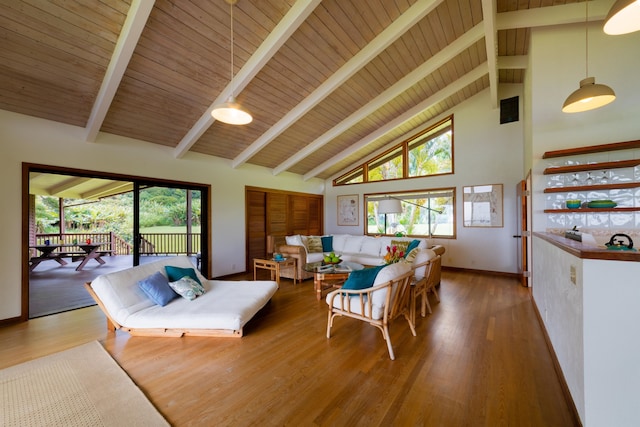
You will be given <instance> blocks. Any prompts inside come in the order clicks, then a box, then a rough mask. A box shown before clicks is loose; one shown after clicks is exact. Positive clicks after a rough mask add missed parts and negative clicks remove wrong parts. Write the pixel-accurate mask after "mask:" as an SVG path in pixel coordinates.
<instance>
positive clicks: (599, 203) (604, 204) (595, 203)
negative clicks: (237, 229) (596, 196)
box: [587, 200, 618, 208]
mask: <svg viewBox="0 0 640 427" xmlns="http://www.w3.org/2000/svg"><path fill="white" fill-rule="evenodd" d="M587 206H589V207H590V208H615V207H616V206H618V204H617V203H616V202H614V201H613V200H592V201H590V202H589V204H588V205H587Z"/></svg>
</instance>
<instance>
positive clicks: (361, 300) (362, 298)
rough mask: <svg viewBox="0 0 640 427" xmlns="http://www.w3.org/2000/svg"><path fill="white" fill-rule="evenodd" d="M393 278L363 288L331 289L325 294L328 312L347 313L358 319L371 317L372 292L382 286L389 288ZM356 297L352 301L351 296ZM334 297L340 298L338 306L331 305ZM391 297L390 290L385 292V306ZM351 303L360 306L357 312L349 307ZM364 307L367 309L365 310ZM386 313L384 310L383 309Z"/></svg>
mask: <svg viewBox="0 0 640 427" xmlns="http://www.w3.org/2000/svg"><path fill="white" fill-rule="evenodd" d="M393 282H394V281H393V280H390V281H388V282H386V283H381V284H379V285H376V286H373V287H370V288H365V289H336V290H335V291H331V292H329V293H328V294H327V304H328V305H329V311H330V312H336V313H344V314H348V315H350V316H351V317H355V318H359V319H372V318H373V310H372V306H373V293H374V292H376V291H378V290H380V289H384V288H387V287H388V288H389V289H390V288H391V285H392V284H393ZM354 296H356V297H358V298H357V300H356V301H355V302H354V301H352V297H354ZM336 298H341V303H340V307H341V308H337V307H334V306H333V301H334V300H335V299H336ZM390 298H391V292H387V297H386V301H385V307H386V306H388V304H389V300H390ZM353 304H356V306H357V307H360V310H359V312H358V311H354V310H353V309H352V308H351V307H352V305H353ZM365 307H367V309H366V310H365ZM385 313H386V310H385Z"/></svg>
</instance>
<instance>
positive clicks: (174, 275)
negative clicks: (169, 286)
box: [164, 265, 202, 285]
mask: <svg viewBox="0 0 640 427" xmlns="http://www.w3.org/2000/svg"><path fill="white" fill-rule="evenodd" d="M164 270H165V271H166V272H167V277H169V281H170V282H176V281H178V280H180V279H182V278H183V277H184V276H189V277H191V278H192V279H193V280H195V281H196V282H198V284H199V285H202V282H201V281H200V279H198V275H197V274H196V271H195V270H194V269H193V268H182V267H174V266H172V265H166V266H165V267H164Z"/></svg>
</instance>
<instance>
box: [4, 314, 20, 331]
mask: <svg viewBox="0 0 640 427" xmlns="http://www.w3.org/2000/svg"><path fill="white" fill-rule="evenodd" d="M24 321H25V320H24V319H23V318H22V317H21V316H18V317H10V318H8V319H0V328H1V327H4V326H10V325H15V324H16V323H22V322H24Z"/></svg>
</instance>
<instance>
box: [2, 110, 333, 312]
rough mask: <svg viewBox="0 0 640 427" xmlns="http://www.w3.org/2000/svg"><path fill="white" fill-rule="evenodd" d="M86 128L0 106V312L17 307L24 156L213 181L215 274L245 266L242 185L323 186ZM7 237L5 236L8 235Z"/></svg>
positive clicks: (40, 160) (316, 191)
mask: <svg viewBox="0 0 640 427" xmlns="http://www.w3.org/2000/svg"><path fill="white" fill-rule="evenodd" d="M83 134H84V132H83V129H82V128H78V127H75V126H68V125H63V124H60V123H55V122H51V121H47V120H41V119H35V118H32V117H27V116H24V115H20V114H14V113H10V112H7V111H2V110H0V144H1V145H0V146H1V147H2V155H1V156H0V193H1V194H2V195H3V208H2V209H0V235H2V236H3V238H4V239H5V242H7V243H6V244H4V245H2V254H1V256H0V270H1V271H2V272H3V274H2V279H1V280H2V281H1V284H0V319H7V318H12V317H17V316H19V315H20V292H21V283H20V280H21V277H20V273H21V265H22V263H23V262H24V259H23V257H22V254H21V253H20V243H21V239H22V236H21V224H22V211H21V197H22V189H21V186H20V180H21V176H22V163H23V162H26V163H37V164H45V165H53V166H63V167H71V168H78V169H85V170H92V171H100V172H112V173H121V174H127V175H135V176H144V177H152V178H162V179H169V180H178V181H187V182H195V183H200V184H210V185H211V188H212V190H211V193H212V201H211V208H212V212H211V217H212V230H211V233H212V248H211V252H212V268H213V275H214V276H221V275H225V274H231V273H237V272H241V271H244V270H245V205H244V194H245V186H255V187H263V188H276V189H282V190H288V191H298V192H305V193H314V194H322V192H323V191H324V181H322V180H319V179H314V180H309V181H303V180H302V177H301V176H299V175H294V174H290V173H284V174H281V175H279V176H277V177H276V176H273V174H272V173H271V171H270V170H268V169H266V168H262V167H257V166H251V165H245V166H242V167H240V168H238V169H232V168H231V166H230V161H228V160H223V159H219V158H215V157H211V156H205V155H200V154H195V153H188V154H187V155H186V156H185V157H184V158H182V159H176V158H174V157H173V151H172V149H171V148H169V147H164V146H160V145H156V144H150V143H146V142H142V141H137V140H132V139H127V138H122V137H119V136H114V135H108V134H100V135H99V136H98V139H97V142H95V143H92V142H85V141H84V139H83ZM9 242H10V243H9Z"/></svg>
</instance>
